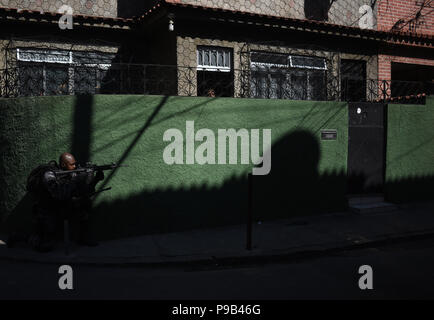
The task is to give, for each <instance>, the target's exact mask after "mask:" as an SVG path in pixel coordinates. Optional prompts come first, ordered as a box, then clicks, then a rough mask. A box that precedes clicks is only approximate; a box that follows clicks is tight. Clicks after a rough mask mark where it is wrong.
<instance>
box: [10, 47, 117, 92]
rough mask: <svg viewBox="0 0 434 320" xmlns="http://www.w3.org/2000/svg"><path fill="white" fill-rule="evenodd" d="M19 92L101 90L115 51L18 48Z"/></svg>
mask: <svg viewBox="0 0 434 320" xmlns="http://www.w3.org/2000/svg"><path fill="white" fill-rule="evenodd" d="M16 53H17V61H18V73H19V74H18V81H19V93H20V95H23V96H29V95H64V94H77V93H98V92H99V89H100V88H101V82H102V80H103V78H104V76H105V75H106V73H107V70H108V69H109V68H110V67H111V61H112V59H114V57H115V55H114V54H111V53H103V52H86V51H67V50H46V49H35V48H18V49H17V52H16Z"/></svg>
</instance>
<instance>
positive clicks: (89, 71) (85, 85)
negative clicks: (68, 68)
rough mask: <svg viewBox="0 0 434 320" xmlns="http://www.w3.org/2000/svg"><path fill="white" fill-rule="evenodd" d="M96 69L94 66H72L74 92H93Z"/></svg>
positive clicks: (95, 84)
mask: <svg viewBox="0 0 434 320" xmlns="http://www.w3.org/2000/svg"><path fill="white" fill-rule="evenodd" d="M96 79H97V70H96V69H94V68H81V67H76V68H74V92H75V94H94V93H95V89H96V86H97V83H96Z"/></svg>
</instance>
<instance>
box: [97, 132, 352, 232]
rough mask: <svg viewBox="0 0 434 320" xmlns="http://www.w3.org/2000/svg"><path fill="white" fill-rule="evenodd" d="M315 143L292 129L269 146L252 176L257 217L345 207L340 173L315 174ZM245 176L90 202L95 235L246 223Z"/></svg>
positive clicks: (315, 140) (316, 147) (316, 162)
mask: <svg viewBox="0 0 434 320" xmlns="http://www.w3.org/2000/svg"><path fill="white" fill-rule="evenodd" d="M320 156H321V155H320V151H319V142H318V141H317V139H316V138H315V137H314V136H313V134H312V133H310V132H308V131H304V130H298V131H294V132H292V133H290V134H288V135H286V136H284V137H283V138H281V139H280V140H279V141H278V142H277V143H276V144H274V146H273V147H272V169H271V172H270V174H269V175H267V176H254V177H253V199H252V201H253V207H254V216H255V219H257V220H267V219H275V218H289V217H294V216H302V215H307V214H318V213H321V212H329V211H340V210H345V209H346V200H345V189H346V179H347V177H346V174H345V172H343V171H342V172H329V173H323V174H320V173H319V172H318V163H319V160H320ZM247 183H248V180H247V175H245V176H241V177H235V176H233V177H231V178H230V179H228V180H226V181H225V182H224V184H223V185H222V186H220V187H209V186H207V185H205V184H204V185H202V186H195V187H192V188H182V189H178V188H177V189H175V188H169V189H164V190H163V189H160V190H154V191H145V192H142V193H139V194H135V195H132V196H131V197H129V198H127V199H119V200H116V201H113V202H107V203H101V204H99V205H98V206H97V207H95V219H94V222H95V226H96V227H97V226H99V227H97V228H96V229H98V230H99V237H100V238H104V239H108V238H118V237H125V236H132V235H140V234H149V233H165V232H174V231H180V230H187V229H194V228H202V227H213V226H223V225H231V224H242V223H245V220H246V215H247V204H248V184H247Z"/></svg>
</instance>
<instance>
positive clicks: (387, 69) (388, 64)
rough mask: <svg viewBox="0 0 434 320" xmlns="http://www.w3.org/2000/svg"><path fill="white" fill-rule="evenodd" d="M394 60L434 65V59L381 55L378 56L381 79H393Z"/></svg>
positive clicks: (379, 76)
mask: <svg viewBox="0 0 434 320" xmlns="http://www.w3.org/2000/svg"><path fill="white" fill-rule="evenodd" d="M392 62H399V63H409V64H421V65H426V66H434V60H429V59H418V58H410V57H396V56H387V55H379V56H378V78H379V80H391V78H392Z"/></svg>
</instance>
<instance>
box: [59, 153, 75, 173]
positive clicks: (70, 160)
mask: <svg viewBox="0 0 434 320" xmlns="http://www.w3.org/2000/svg"><path fill="white" fill-rule="evenodd" d="M59 165H60V167H61V168H62V169H63V170H74V169H75V167H76V165H75V158H74V156H73V155H72V154H70V153H68V152H64V153H62V154H61V155H60V157H59Z"/></svg>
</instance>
